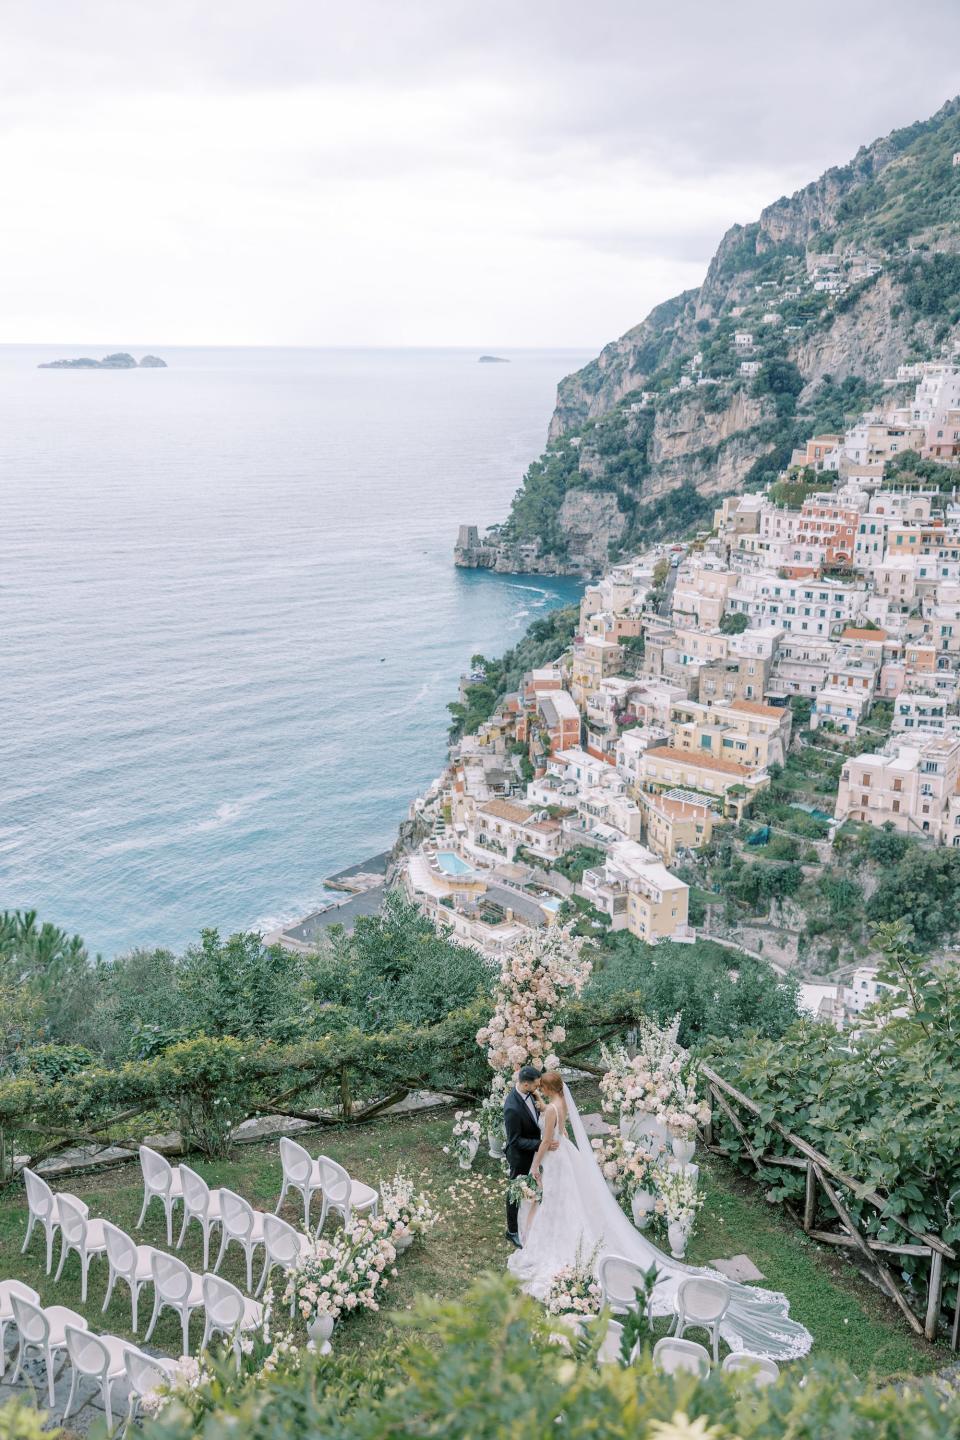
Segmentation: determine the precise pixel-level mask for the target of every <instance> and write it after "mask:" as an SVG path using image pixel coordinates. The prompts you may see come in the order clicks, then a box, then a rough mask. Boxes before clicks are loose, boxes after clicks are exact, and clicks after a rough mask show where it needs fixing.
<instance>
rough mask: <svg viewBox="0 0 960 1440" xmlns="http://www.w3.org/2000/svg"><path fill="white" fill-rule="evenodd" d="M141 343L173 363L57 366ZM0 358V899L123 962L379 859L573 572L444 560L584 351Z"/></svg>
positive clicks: (278, 912)
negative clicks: (465, 702)
mask: <svg viewBox="0 0 960 1440" xmlns="http://www.w3.org/2000/svg"><path fill="white" fill-rule="evenodd" d="M113 349H116V350H120V349H126V350H133V353H134V354H136V355H138V356H139V355H140V354H143V353H148V352H149V351H151V350H152V351H154V352H155V353H158V354H160V355H162V356H163V357H164V358H165V359H166V360H167V362H168V368H167V369H165V370H159V369H155V370H152V369H147V370H140V369H137V370H132V371H120V372H112V371H95V372H81V371H58V370H40V369H38V368H37V366H38V363H39V362H40V361H46V360H52V359H57V358H60V357H61V356H75V355H83V354H93V355H97V356H99V355H102V354H104V353H107V352H108V351H109V350H113ZM479 353H480V352H479V351H477V350H465V349H463V350H453V349H407V350H404V349H396V350H388V349H383V350H361V349H356V350H348V349H336V350H335V349H226V348H223V349H199V348H191V349H186V348H183V349H178V348H171V347H169V346H164V347H160V346H137V347H136V349H134V348H133V347H131V346H130V345H129V344H126V345H114V346H104V345H97V346H89V345H88V346H76V345H70V346H57V345H52V346H44V347H36V346H7V347H0V528H2V547H0V657H2V676H3V692H2V696H0V910H2V909H5V908H6V909H12V908H30V909H35V910H36V911H37V912H38V913H39V916H40V918H41V919H43V920H49V921H51V922H53V923H55V924H56V925H58V926H62V927H63V928H64V929H66V930H67V931H69V932H70V933H71V934H73V933H78V934H80V935H81V936H83V938H84V940H85V941H86V943H87V946H88V948H89V950H90V952H91V954H94V953H100V954H102V955H103V956H104V957H111V956H114V955H117V954H122V953H125V952H127V951H129V950H131V949H134V948H136V947H142V946H164V947H168V948H170V949H172V950H175V951H180V950H182V949H183V947H185V946H186V945H188V944H190V943H191V942H192V941H195V940H197V939H198V938H199V935H200V931H201V929H203V928H206V927H215V928H217V929H219V930H220V932H221V933H222V934H227V933H230V932H232V931H235V930H241V929H251V928H252V929H260V930H263V931H269V930H272V929H274V928H275V927H277V926H279V925H281V924H284V923H287V922H289V921H292V920H294V919H296V918H298V917H300V916H302V915H304V914H306V913H308V912H310V911H311V910H314V909H316V908H317V907H318V906H320V905H322V904H324V903H326V902H327V901H329V900H331V899H333V898H336V897H334V895H332V894H331V892H330V891H328V890H327V889H326V888H325V886H324V879H325V877H328V876H330V875H331V874H332V873H334V872H335V871H337V870H338V869H340V868H342V867H344V866H347V865H351V864H355V863H357V862H359V861H362V860H364V859H365V858H366V857H368V856H371V855H374V854H376V853H377V852H378V851H382V850H384V849H386V848H387V847H389V846H390V845H391V844H392V842H393V840H394V839H395V837H396V831H397V825H398V823H399V821H400V820H402V819H403V818H404V816H405V815H406V813H407V810H408V806H409V805H410V802H411V800H412V799H413V798H414V796H415V795H416V794H417V793H418V792H419V791H420V790H422V789H423V788H424V787H425V786H426V785H427V784H428V783H429V782H430V780H432V779H433V777H434V776H436V775H437V774H438V773H439V772H440V770H441V769H442V767H443V764H444V760H445V757H446V731H447V725H448V715H447V711H446V705H447V702H448V701H450V700H453V699H455V698H456V691H457V682H458V677H459V675H460V674H461V672H462V671H463V670H464V669H466V668H468V666H469V661H470V657H471V656H472V655H473V654H474V653H476V652H478V651H479V652H482V653H484V654H487V655H494V654H499V653H500V652H502V651H503V650H504V649H505V648H507V647H509V646H510V645H511V644H513V643H514V642H515V641H516V640H518V639H519V638H520V636H521V635H522V633H523V631H524V630H525V629H526V627H527V626H528V625H529V624H530V622H531V621H532V620H533V619H535V618H536V617H537V616H539V615H542V614H544V613H545V612H546V611H548V610H549V609H550V608H552V607H554V606H556V605H560V604H565V603H570V602H571V601H572V600H574V599H576V598H577V597H578V596H579V593H580V586H579V584H578V583H577V582H575V581H573V580H569V579H557V580H553V579H545V578H541V577H537V576H497V575H492V574H490V573H487V572H478V571H463V570H457V569H456V568H455V567H454V565H453V544H454V540H455V537H456V531H457V527H458V526H459V525H460V524H461V523H471V524H477V525H480V526H481V527H482V526H485V525H488V524H490V523H492V522H494V521H496V520H502V519H503V518H504V517H505V515H506V513H507V510H508V507H509V503H510V498H511V495H512V494H513V492H514V490H515V488H516V486H517V485H518V483H519V482H520V479H521V477H522V475H523V472H524V469H525V468H526V466H527V464H528V463H529V462H530V460H531V459H533V458H534V457H535V456H536V455H537V454H538V453H539V452H540V450H541V449H542V447H543V443H544V439H545V435H546V428H547V423H548V421H549V417H550V413H551V410H552V407H553V403H554V397H555V391H556V385H557V381H558V380H559V379H560V378H561V377H562V376H563V375H565V374H567V373H569V372H570V371H571V370H573V369H576V368H577V367H578V366H580V365H582V364H583V363H584V362H585V361H586V360H587V359H589V358H590V356H589V353H588V352H580V351H555V350H551V351H546V350H544V351H536V350H525V351H503V352H501V353H502V354H503V355H505V356H506V358H507V359H508V360H509V363H508V364H499V365H497V364H480V363H478V355H479Z"/></svg>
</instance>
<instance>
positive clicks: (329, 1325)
mask: <svg viewBox="0 0 960 1440" xmlns="http://www.w3.org/2000/svg"><path fill="white" fill-rule="evenodd" d="M307 1334H308V1335H309V1336H310V1339H311V1340H312V1341H313V1343H314V1345H316V1347H317V1351H318V1352H319V1354H321V1355H329V1354H330V1350H331V1348H332V1347H331V1345H330V1336H331V1335H332V1334H333V1316H332V1315H314V1317H313V1319H312V1320H310V1321H309V1322H308V1324H307Z"/></svg>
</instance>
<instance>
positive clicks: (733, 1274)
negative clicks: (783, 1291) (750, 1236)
mask: <svg viewBox="0 0 960 1440" xmlns="http://www.w3.org/2000/svg"><path fill="white" fill-rule="evenodd" d="M708 1263H709V1264H710V1265H712V1266H713V1268H714V1270H719V1271H720V1274H721V1275H726V1277H727V1279H728V1280H740V1281H741V1282H744V1283H751V1282H753V1281H754V1280H762V1279H763V1278H764V1276H763V1273H762V1271H760V1270H758V1269H757V1267H756V1265H754V1263H753V1261H752V1260H751V1259H750V1256H749V1255H731V1257H730V1259H729V1260H710V1261H709V1262H708Z"/></svg>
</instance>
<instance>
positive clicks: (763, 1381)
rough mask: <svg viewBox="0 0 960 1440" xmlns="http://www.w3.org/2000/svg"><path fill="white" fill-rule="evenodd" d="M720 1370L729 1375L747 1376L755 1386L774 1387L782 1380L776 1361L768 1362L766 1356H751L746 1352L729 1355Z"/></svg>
mask: <svg viewBox="0 0 960 1440" xmlns="http://www.w3.org/2000/svg"><path fill="white" fill-rule="evenodd" d="M720 1369H721V1370H723V1371H724V1373H725V1374H727V1375H744V1376H747V1377H748V1378H749V1379H750V1380H752V1381H753V1383H754V1385H774V1384H776V1382H777V1381H778V1380H779V1379H780V1366H779V1365H778V1364H777V1362H776V1360H768V1359H767V1357H766V1355H750V1354H748V1352H747V1351H746V1350H741V1351H740V1352H739V1354H736V1355H728V1356H727V1358H726V1360H724V1362H723V1364H722V1365H721V1366H720Z"/></svg>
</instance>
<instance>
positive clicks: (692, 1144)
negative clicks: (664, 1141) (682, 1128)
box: [670, 1135, 697, 1165]
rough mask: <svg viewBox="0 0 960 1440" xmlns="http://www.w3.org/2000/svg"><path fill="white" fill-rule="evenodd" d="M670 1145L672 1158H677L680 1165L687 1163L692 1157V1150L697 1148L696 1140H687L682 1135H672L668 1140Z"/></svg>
mask: <svg viewBox="0 0 960 1440" xmlns="http://www.w3.org/2000/svg"><path fill="white" fill-rule="evenodd" d="M670 1146H671V1149H672V1150H673V1156H674V1159H675V1160H679V1161H680V1164H681V1165H689V1164H690V1161H691V1160H692V1159H693V1152H694V1151H695V1150H696V1148H697V1142H696V1140H689V1139H687V1138H686V1136H683V1135H674V1136H673V1137H672V1138H671V1140H670Z"/></svg>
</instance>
